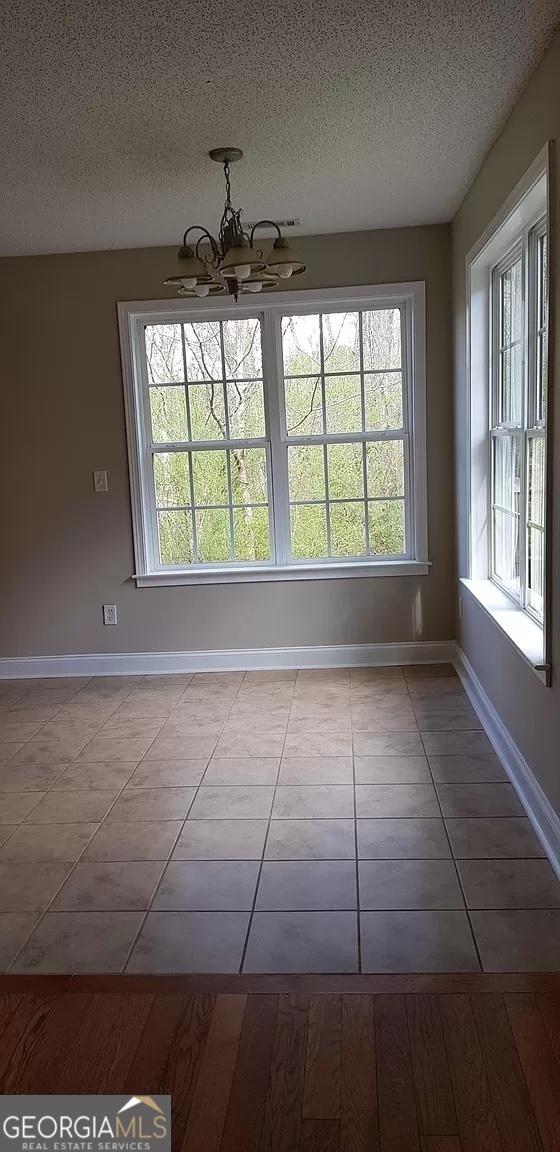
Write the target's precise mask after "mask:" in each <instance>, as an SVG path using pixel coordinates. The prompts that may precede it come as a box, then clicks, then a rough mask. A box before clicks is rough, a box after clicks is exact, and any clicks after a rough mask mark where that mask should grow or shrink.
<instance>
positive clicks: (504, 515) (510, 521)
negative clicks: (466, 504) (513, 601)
mask: <svg viewBox="0 0 560 1152" xmlns="http://www.w3.org/2000/svg"><path fill="white" fill-rule="evenodd" d="M493 528H494V531H493V545H494V547H493V553H494V574H495V576H497V578H498V580H500V581H501V583H502V584H503V585H504V587H505V588H507V589H508V590H509V591H510V592H511V593H512V595H514V596H519V519H518V517H517V516H512V515H511V513H509V512H501V511H500V510H499V509H497V508H495V509H494V512H493Z"/></svg>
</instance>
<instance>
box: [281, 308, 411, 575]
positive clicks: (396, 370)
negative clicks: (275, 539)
mask: <svg viewBox="0 0 560 1152" xmlns="http://www.w3.org/2000/svg"><path fill="white" fill-rule="evenodd" d="M382 310H384V309H383V308H382V307H380V308H375V305H371V306H370V307H364V308H362V309H358V310H355V309H353V310H352V312H353V311H357V316H358V367H357V369H354V370H353V371H344V370H341V371H338V370H336V369H333V370H327V369H325V354H324V335H323V318H324V316H325V315H332V313H325V312H318V313H317V316H318V330H319V369H320V371H319V373H317V374H316V378H317V380H318V381H319V383H320V386H321V412H322V419H323V432H322V433H321V434H317V433H314V434H310V435H304V434H302V435H299V434H295V435H294V434H292V433H291V432H290V431H289V429H288V428H287V421H286V415H287V410H286V405H285V399H283V407H284V416H285V419H284V430H283V435H284V437H285V440H286V451H288V448H289V447H291V446H295V447H297V446H298V445H307V444H309V445H313V444H316V445H322V446H323V476H324V492H325V498H324V499H323V500H320V499H316V500H312V499H293V498H292V496H291V494H290V497H289V507H290V508H293V507H301V506H305V505H315V506H320V507H321V506H322V507H324V508H325V517H326V534H327V552H328V557H329V558H330V559H333V550H332V527H331V515H330V510H331V506H333V505H339V504H362V506H363V511H364V542H365V548H364V551H363V552H362V553H361V557H362V558H363V556H366V555H367V556H372V555H373V556H375V555H381V553H376V552H371V551H370V547H371V544H370V524H369V510H370V506H371V505H375V504H389V503H395V504H398V505H400V506H401V507H402V512H403V537H404V538H403V548H402V550H399V551H394V552H387V553H383V555H384V556H387V557H388V558H391V559H392V558H396V557H399V558H400V557H406V556H407V555H409V554H410V551H411V549H410V543H409V533H410V521H411V489H410V458H409V456H410V453H409V436H408V433H407V427H408V395H407V389H406V388H405V386H404V385H405V370H406V369H405V365H406V355H405V339H406V328H405V324H404V323H403V314H402V309H401V308H398V307H397V306H394V305H393V306H392V308H391V309H389V310H391V311H395V310H398V312H399V329H400V334H399V361H400V363H399V366H398V367H392V366H386V367H383V368H378V369H374V368H372V369H369V368H368V369H365V368H364V345H363V314H364V312H370V311H382ZM349 311H350V310H349ZM341 314H342V313H341ZM347 314H348V313H347ZM298 315H299V314H297V313H295V314H292V313H290V314H286V315H283V316H282V320H285V319H287V318H292V316H295V317H297V316H298ZM387 375H398V376H399V377H400V380H401V411H402V421H401V426H400V427H399V428H398V429H393V428H389V429H382V430H379V431H375V430H373V429H367V428H366V387H365V381H366V379H367V378H368V377H369V376H387ZM339 376H348V377H350V376H358V377H359V380H360V412H361V423H362V428H361V430H360V431H355V432H344V433H332V432H331V433H329V432H328V431H327V428H328V420H327V405H326V388H325V382H326V380H327V379H328V378H329V377H339ZM308 378H309V376H306V375H305V373H303V372H302V373H289V372H288V373H283V380H284V383H285V382H289V381H291V380H298V379H300V380H301V379H308ZM283 394H284V389H283ZM384 441H385V442H387V441H396V442H398V443H400V444H402V468H403V476H402V493H401V494H400V495H397V496H390V495H380V496H373V495H371V494H370V493H369V490H368V476H367V447H368V444H370V443H376V442H384ZM353 443H356V444H361V445H362V479H363V493H364V495H363V496H360V497H350V496H348V497H341V498H334V497H332V496H331V494H330V486H329V467H328V445H329V444H353Z"/></svg>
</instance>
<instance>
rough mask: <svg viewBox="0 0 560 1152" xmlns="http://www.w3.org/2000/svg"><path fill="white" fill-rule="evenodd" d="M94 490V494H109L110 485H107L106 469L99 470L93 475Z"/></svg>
mask: <svg viewBox="0 0 560 1152" xmlns="http://www.w3.org/2000/svg"><path fill="white" fill-rule="evenodd" d="M93 490H94V492H108V491H109V485H108V483H107V470H106V468H98V469H96V471H95V472H94V473H93Z"/></svg>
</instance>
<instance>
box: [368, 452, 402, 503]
mask: <svg viewBox="0 0 560 1152" xmlns="http://www.w3.org/2000/svg"><path fill="white" fill-rule="evenodd" d="M366 462H367V482H368V496H369V497H372V496H404V445H403V442H402V440H377V441H376V442H375V443H374V444H368V445H367V449H366Z"/></svg>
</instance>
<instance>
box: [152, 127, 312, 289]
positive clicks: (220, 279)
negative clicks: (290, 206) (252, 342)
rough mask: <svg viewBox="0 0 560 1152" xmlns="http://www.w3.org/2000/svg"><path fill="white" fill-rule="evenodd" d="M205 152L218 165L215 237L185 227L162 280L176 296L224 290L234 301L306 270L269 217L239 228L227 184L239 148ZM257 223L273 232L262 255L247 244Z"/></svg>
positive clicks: (237, 212)
mask: <svg viewBox="0 0 560 1152" xmlns="http://www.w3.org/2000/svg"><path fill="white" fill-rule="evenodd" d="M209 155H210V157H211V159H212V160H215V161H216V162H217V163H218V164H223V166H224V178H225V184H226V199H225V204H224V211H223V215H222V219H221V222H220V230H219V233H218V239H217V240H216V238H215V237H214V236H212V234H211V233H210V232H208V230H207V229H206V228H203V227H202V225H200V224H192V225H191V226H190V228H187V230H186V232H185V234H184V236H183V242H182V244H181V247H180V248H179V251H178V253H177V256H178V259H179V262H180V269H181V270H180V273H179V275H178V276H169V277H168V279H167V280H165V281H164V283H165V284H168V285H171V286H172V287H174V288H176V289H177V292H178V294H179V295H180V296H199V297H204V296H216V295H218V293H220V292H229V293H230V295H231V296H233V297H234V298H235V300H237V299H238V297H239V294H240V293H241V292H261V291H262V289H263V288H274V287H275V286H276V285H277V284H278V283H279V281H280V280H287V279H289V277H290V276H299V275H300V274H301V273H302V272H306V271H307V268H306V265H305V264H303V263H302V262H301V260H300V259H299V258H298V257H297V255H296V254H295V252H294V251H293V249H292V247H291V245H290V244H289V243H288V241H287V240H286V238H285V237H284V236H283V235H282V233H281V231H280V228H279V226H278V224H276V223H275V221H274V220H259V221H258V222H257V223H256V224H255V225H253V227H252V228H251V231H250V232H246V231H245V230H244V228H243V226H242V224H241V211H242V210H241V208H239V209H236V208H234V207H233V205H232V202H231V185H230V164H233V163H234V161H236V160H241V158H242V156H243V153H242V151H241V149H240V148H213V149H212V151H211V152H210V153H209ZM257 228H274V229H276V232H277V236H276V238H275V240H274V243H273V245H272V250H271V251H270V252H269V253H268V255H267V256H265V255H264V252H263V251H262V249H260V248H254V247H253V238H254V235H255V232H256V230H257ZM193 232H198V233H200V235H199V236H198V239H197V240H196V242H195V241H194V239H193V240H190V241H189V236H190V235H191V233H193Z"/></svg>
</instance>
